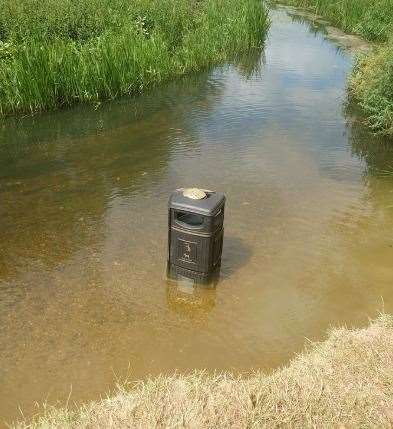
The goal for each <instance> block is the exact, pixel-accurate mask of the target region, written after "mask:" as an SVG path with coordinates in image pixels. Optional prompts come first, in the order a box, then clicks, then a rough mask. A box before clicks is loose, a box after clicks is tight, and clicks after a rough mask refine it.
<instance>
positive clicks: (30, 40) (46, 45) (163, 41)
mask: <svg viewBox="0 0 393 429" xmlns="http://www.w3.org/2000/svg"><path fill="white" fill-rule="evenodd" d="M267 29H268V17H267V13H266V10H265V8H264V7H263V4H262V3H261V1H260V0H244V1H241V2H239V1H236V0H199V1H196V0H79V1H77V2H76V1H74V0H62V1H57V0H42V1H40V2H38V1H36V0H3V1H2V2H0V113H1V114H8V113H14V112H35V111H40V110H46V109H53V108H56V107H59V106H64V105H71V104H73V103H76V102H98V101H100V100H104V99H111V98H114V97H117V96H120V95H123V94H132V93H136V92H140V91H142V90H143V89H145V88H146V87H148V86H150V85H152V84H156V83H159V82H162V81H164V80H167V79H170V78H173V77H175V76H176V75H182V74H184V73H187V72H190V71H194V70H199V69H201V68H204V67H207V66H209V65H210V64H213V63H216V62H219V61H222V60H224V59H227V58H230V57H231V56H233V55H234V54H235V53H236V52H238V51H241V50H245V49H249V48H251V47H255V46H260V45H261V44H262V42H263V39H264V37H265V34H266V31H267Z"/></svg>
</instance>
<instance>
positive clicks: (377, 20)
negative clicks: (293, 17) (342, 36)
mask: <svg viewBox="0 0 393 429" xmlns="http://www.w3.org/2000/svg"><path fill="white" fill-rule="evenodd" d="M285 3H286V4H290V5H294V6H300V7H303V8H307V9H312V10H313V11H314V12H315V13H316V14H318V15H321V16H323V17H326V18H328V19H329V20H330V21H331V22H332V23H333V24H334V25H336V26H338V27H341V28H342V29H343V30H345V31H347V32H349V33H355V34H359V35H360V36H362V37H364V38H365V39H367V40H369V41H371V42H379V43H380V44H382V45H379V46H377V47H375V48H374V49H373V51H372V52H371V53H369V54H368V55H365V56H362V57H360V58H359V59H358V61H357V64H356V66H355V69H354V72H353V75H352V77H351V79H350V90H351V93H352V95H353V96H354V97H355V99H357V100H358V101H359V103H360V104H361V106H362V107H363V109H364V111H365V112H366V115H367V117H368V122H369V125H370V126H371V128H372V129H373V130H374V131H375V132H381V133H383V134H388V135H393V0H341V1H336V0H287V1H285Z"/></svg>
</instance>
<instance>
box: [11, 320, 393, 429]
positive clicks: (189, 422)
mask: <svg viewBox="0 0 393 429" xmlns="http://www.w3.org/2000/svg"><path fill="white" fill-rule="evenodd" d="M392 396H393V317H391V316H387V315H383V316H381V317H380V318H379V319H378V320H376V321H375V322H373V323H372V324H371V325H370V326H369V327H368V328H366V329H359V330H348V329H335V330H333V331H332V332H331V333H330V335H329V337H328V339H327V340H326V341H324V342H322V343H318V344H314V345H312V346H311V349H310V350H308V351H307V352H306V353H304V354H302V355H299V356H297V357H296V358H295V359H294V360H293V361H292V362H291V363H290V364H289V366H288V367H286V368H283V369H279V370H277V371H275V372H274V373H273V374H272V375H268V376H267V375H264V374H262V373H257V374H254V375H252V376H251V377H249V378H243V377H234V376H232V375H229V374H221V375H216V376H209V375H207V374H203V373H202V374H201V373H196V374H194V375H190V376H180V375H179V376H173V377H164V376H162V377H159V378H156V379H152V380H149V381H146V382H143V383H142V382H141V383H138V384H136V385H134V386H131V388H127V386H123V387H121V388H119V391H118V392H117V394H116V395H115V396H113V397H108V398H106V399H102V400H101V401H98V402H95V403H92V404H90V405H86V406H83V407H81V408H80V409H79V410H74V411H72V410H70V409H56V408H50V407H49V408H47V409H46V411H45V413H44V414H42V415H41V416H37V417H36V418H35V419H34V420H33V421H31V422H22V423H19V424H18V425H16V427H17V428H19V429H21V428H24V429H26V428H31V429H44V428H45V429H49V428H65V429H71V428H73V429H76V428H78V429H82V428H130V427H139V428H154V427H172V428H177V427H198V428H217V427H225V428H227V427H244V428H245V427H255V428H257V427H269V428H274V427H293V428H306V427H318V428H319V427H379V428H384V427H386V428H391V427H392V423H393V410H392Z"/></svg>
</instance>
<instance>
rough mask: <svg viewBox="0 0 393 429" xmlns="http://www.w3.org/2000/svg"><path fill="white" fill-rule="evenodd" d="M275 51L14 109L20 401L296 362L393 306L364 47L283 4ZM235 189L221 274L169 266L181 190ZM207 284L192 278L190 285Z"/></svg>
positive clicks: (10, 408)
mask: <svg viewBox="0 0 393 429" xmlns="http://www.w3.org/2000/svg"><path fill="white" fill-rule="evenodd" d="M272 20H273V24H272V28H271V32H270V35H269V38H268V40H267V43H266V49H265V51H264V52H254V53H252V54H250V55H247V56H244V57H242V58H239V59H238V60H237V61H236V62H235V63H234V64H231V65H226V66H221V67H218V68H215V69H214V70H211V71H209V72H205V73H201V74H198V75H196V76H190V77H187V78H185V79H183V80H181V81H177V82H175V83H171V84H169V85H166V86H165V87H163V88H159V89H155V90H152V91H151V92H150V93H149V94H147V95H144V96H140V97H138V98H134V99H126V100H121V101H118V102H112V103H108V104H104V105H103V106H101V108H100V109H98V110H94V109H91V108H86V107H77V108H74V109H70V110H67V111H62V112H57V113H50V114H45V115H39V116H36V117H33V118H19V119H8V120H6V121H3V122H2V123H1V124H0V238H1V248H0V326H1V330H0V416H1V417H2V419H3V421H11V420H14V419H15V418H18V417H20V416H21V414H20V411H19V408H20V409H21V410H23V412H24V414H25V415H26V416H29V415H31V413H33V412H36V411H37V409H38V408H37V407H36V405H35V402H38V403H42V402H44V401H47V402H49V403H54V402H56V401H61V402H63V403H64V402H65V401H66V400H67V399H68V400H69V403H73V402H74V401H75V402H77V403H79V402H80V401H87V400H91V399H96V398H98V397H99V396H100V395H103V394H105V393H106V392H108V391H111V390H112V389H114V386H115V383H116V381H117V380H118V379H123V378H125V377H128V378H129V379H130V380H134V379H141V378H144V377H146V376H148V375H156V374H158V373H172V372H174V371H175V370H178V371H181V372H183V371H189V370H192V369H194V368H197V369H207V370H213V369H218V370H232V371H234V372H236V373H238V372H250V371H252V370H254V369H263V370H271V369H273V368H276V367H277V366H280V365H283V364H285V363H286V362H288V360H289V359H290V358H291V357H293V356H294V353H295V352H298V351H300V350H301V349H302V347H303V345H304V342H305V337H306V338H309V339H313V340H314V339H321V338H323V337H324V335H325V333H326V330H327V328H329V326H331V325H341V324H344V323H347V324H349V325H354V326H360V325H361V324H364V323H366V322H367V318H368V317H369V316H371V317H373V316H375V315H376V314H377V312H378V311H380V310H383V309H385V310H386V311H393V268H392V261H393V247H392V246H393V239H392V228H393V177H392V176H389V175H387V171H392V170H393V149H392V148H393V145H391V147H389V144H388V143H387V142H384V141H382V140H380V139H376V138H374V137H372V136H371V135H370V134H369V133H368V132H367V130H366V129H365V128H364V127H362V125H361V123H360V120H359V119H358V117H357V115H356V114H355V113H354V112H353V111H352V109H351V108H349V107H346V97H347V95H346V79H347V76H348V73H349V72H350V69H351V66H352V62H353V58H352V56H351V55H350V54H349V53H346V52H345V51H343V50H342V49H340V48H339V47H338V46H336V45H334V44H333V43H332V42H330V41H328V40H326V38H325V36H324V33H323V31H321V30H320V29H316V28H313V27H312V26H311V25H309V24H307V22H302V21H301V20H299V19H294V18H292V17H290V16H289V14H288V12H285V11H283V10H278V11H272ZM183 186H199V187H203V188H208V189H216V190H219V191H222V192H225V194H226V195H227V210H226V221H225V241H224V253H223V263H222V275H221V280H220V283H219V284H218V286H217V288H216V290H198V289H197V290H194V291H188V293H186V292H185V291H184V289H182V287H179V288H177V287H176V286H175V285H174V284H168V283H167V282H166V280H165V268H166V241H167V200H168V196H169V194H170V192H171V191H172V190H173V189H176V188H178V187H183ZM190 292H191V293H190Z"/></svg>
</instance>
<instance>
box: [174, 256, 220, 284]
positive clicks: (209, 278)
mask: <svg viewBox="0 0 393 429" xmlns="http://www.w3.org/2000/svg"><path fill="white" fill-rule="evenodd" d="M220 268H221V261H220V262H219V263H218V264H217V265H216V267H215V268H214V270H213V271H211V272H209V273H201V272H198V271H192V270H188V269H187V268H183V267H179V266H178V265H174V264H171V263H170V262H168V265H167V277H168V278H170V279H171V280H184V279H188V280H191V281H192V282H193V283H194V284H200V285H206V286H209V285H213V286H215V285H216V284H217V282H218V279H219V277H220Z"/></svg>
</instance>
